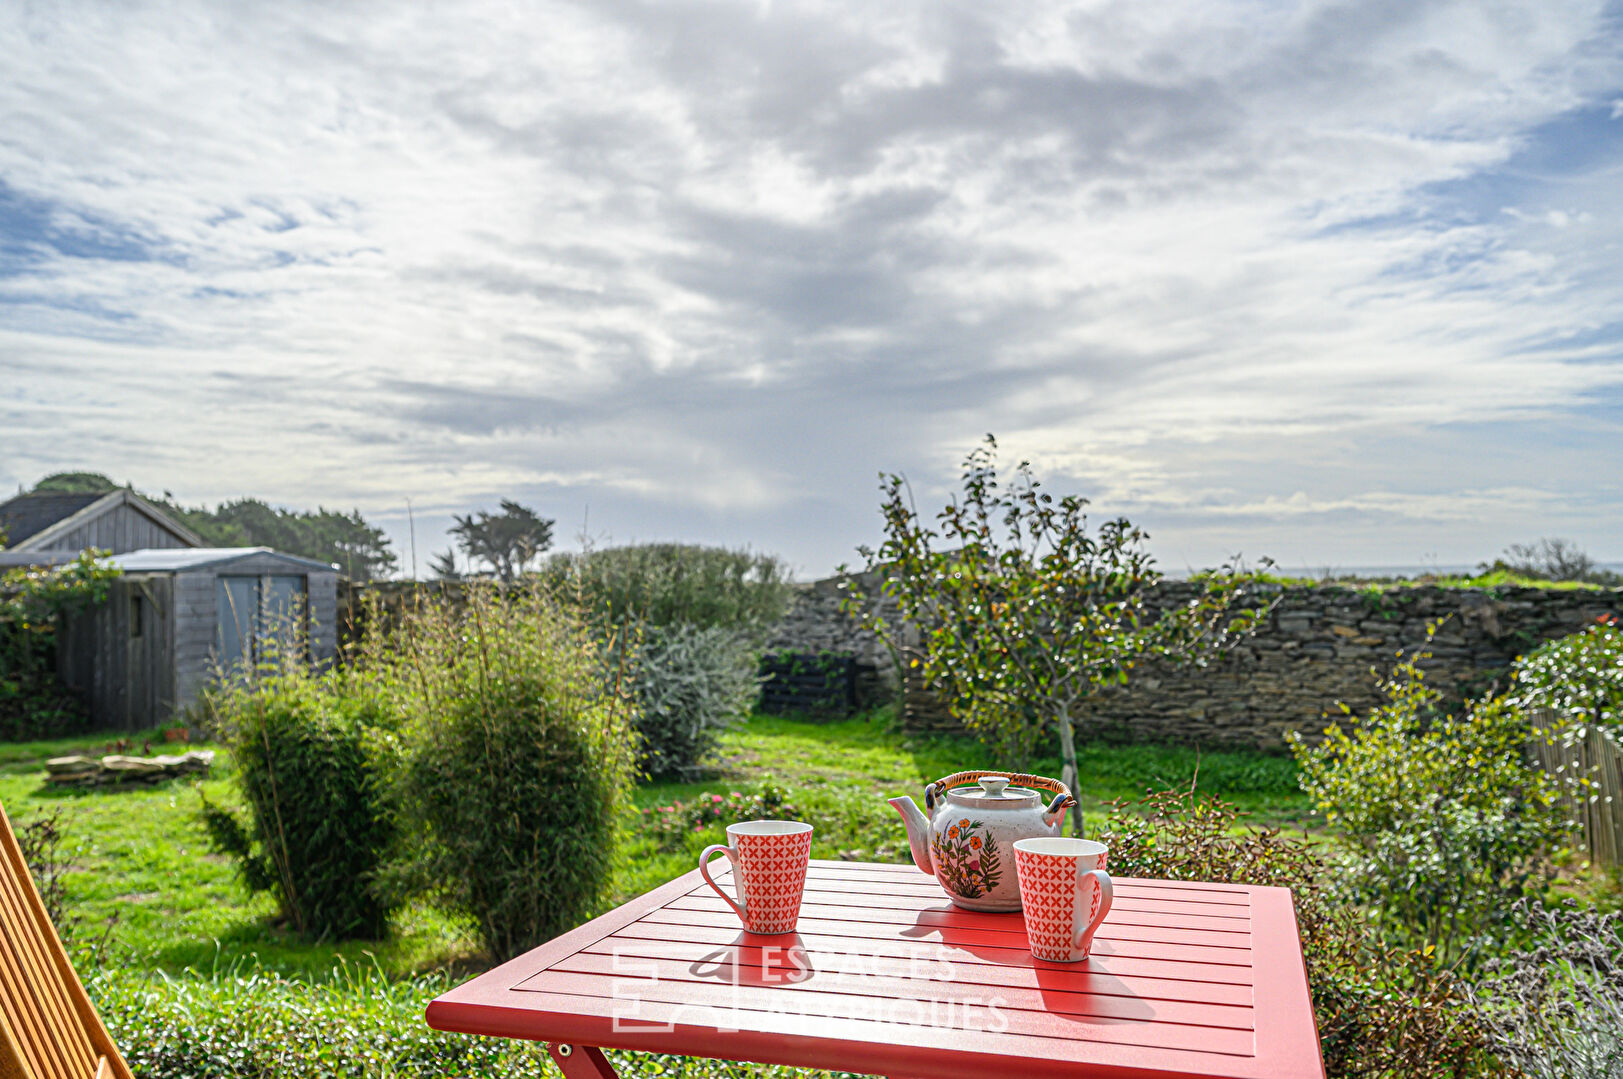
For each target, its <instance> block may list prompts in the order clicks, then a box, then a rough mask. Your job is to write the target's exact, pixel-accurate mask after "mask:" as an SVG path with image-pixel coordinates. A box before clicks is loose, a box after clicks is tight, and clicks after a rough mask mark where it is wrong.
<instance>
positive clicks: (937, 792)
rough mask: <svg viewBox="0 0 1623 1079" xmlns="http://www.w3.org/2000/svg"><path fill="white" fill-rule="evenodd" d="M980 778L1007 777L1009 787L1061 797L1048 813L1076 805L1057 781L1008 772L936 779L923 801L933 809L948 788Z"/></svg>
mask: <svg viewBox="0 0 1623 1079" xmlns="http://www.w3.org/2000/svg"><path fill="white" fill-rule="evenodd" d="M981 776H1008V777H1009V785H1010V786H1013V787H1036V788H1038V789H1040V790H1045V791H1048V792H1049V793H1050V794H1056V795H1060V796H1062V797H1061V798H1057V799H1055V801H1054V802H1053V803H1052V804H1051V805H1049V807H1048V809H1047V812H1049V813H1052V812H1053V811H1054V810H1056V809H1059V808H1061V806H1062V805H1063V807H1064V808H1066V809H1071V808H1073V807H1075V805H1076V797H1075V796H1074V795H1073V794H1071V788H1069V787H1067V786H1066V785H1065V784H1063V783H1061V782H1060V781H1059V780H1057V779H1049V778H1048V777H1046V776H1033V775H1025V774H1023V773H1022V774H1019V775H1016V774H1013V773H1010V772H995V771H991V770H984V771H976V772H957V773H955V774H953V775H950V776H948V777H947V778H945V779H938V780H936V781H935V782H934V783H932V784H930V785H929V786H928V787H925V788H924V801H925V803H926V804H927V805H929V806H930V807H931V808H932V809H933V808H934V807H935V803H936V802H937V801H939V800H940V798H941V796H942V795H943V794H946V793H947V790H948V789H949V788H951V787H961V786H963V785H964V784H965V783H974V782H976V781H978V780H979V779H980V778H981Z"/></svg>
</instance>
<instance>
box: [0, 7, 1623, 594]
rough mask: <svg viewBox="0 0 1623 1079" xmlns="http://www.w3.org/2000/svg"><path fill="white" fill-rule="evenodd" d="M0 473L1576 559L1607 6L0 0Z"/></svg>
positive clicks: (1592, 395) (1207, 553) (382, 511)
mask: <svg viewBox="0 0 1623 1079" xmlns="http://www.w3.org/2000/svg"><path fill="white" fill-rule="evenodd" d="M0 56H3V57H4V58H5V59H4V61H3V62H0V490H12V489H15V487H16V486H17V485H19V484H24V485H27V484H31V483H33V482H34V481H35V480H37V479H38V478H39V477H40V476H41V475H43V474H45V473H47V472H49V471H53V470H57V469H63V468H85V469H94V470H99V471H105V472H108V473H110V474H111V475H113V476H114V478H116V479H118V480H120V481H124V480H129V481H132V482H133V483H134V484H135V485H136V486H137V487H139V488H143V489H149V490H154V491H158V490H163V489H168V490H171V491H173V492H174V494H175V495H176V496H177V497H179V498H181V499H182V500H184V501H187V502H199V501H209V502H213V501H215V500H219V499H227V498H232V497H236V496H239V495H244V494H249V495H256V496H260V497H264V498H266V499H269V500H271V501H274V502H279V503H283V504H287V505H290V506H313V505H316V504H324V505H328V506H334V507H343V508H348V507H351V506H354V507H358V508H359V509H360V510H361V511H362V512H363V513H365V514H366V515H367V516H368V517H370V518H374V519H377V520H378V521H379V522H380V523H382V524H384V525H385V526H386V527H387V528H388V529H389V530H390V532H391V533H392V534H393V535H395V536H396V537H397V541H398V543H399V545H400V546H401V547H402V548H404V546H405V537H406V514H405V505H406V500H407V499H408V498H409V499H410V500H411V502H412V505H413V506H414V507H415V511H416V521H417V526H418V527H417V534H418V546H419V558H420V561H421V562H422V564H423V565H424V566H425V567H426V564H427V557H428V553H429V549H430V548H432V547H436V546H443V545H444V537H443V529H444V526H445V525H446V524H447V523H448V521H449V515H450V514H451V513H453V512H465V511H467V510H469V509H472V508H475V507H478V506H491V507H493V506H494V504H495V502H496V500H497V499H498V498H500V497H502V496H509V497H516V498H518V499H520V500H521V501H524V502H526V503H529V504H531V505H533V506H535V507H537V508H538V509H539V510H541V511H542V512H543V513H545V514H546V515H548V516H552V517H555V518H557V519H558V521H559V532H560V533H561V534H562V535H564V536H565V537H569V536H573V535H574V534H576V533H578V532H580V531H581V530H582V527H583V525H584V527H585V529H586V530H587V531H589V532H590V533H591V534H592V535H594V536H595V537H596V538H597V539H598V541H599V542H602V541H604V540H611V541H630V540H651V539H666V538H680V539H691V540H700V541H707V542H720V543H728V544H749V545H751V546H754V547H757V548H762V549H766V550H770V551H775V552H779V553H781V554H783V555H785V556H787V557H788V558H789V559H790V560H791V561H792V562H793V563H794V564H795V565H796V566H797V567H798V568H799V570H800V571H801V573H802V574H803V575H812V574H820V573H823V572H826V571H827V570H829V569H830V568H832V567H833V566H834V565H835V564H836V563H838V562H840V561H842V560H844V559H847V558H850V557H851V555H852V548H853V547H854V546H855V545H856V544H858V543H861V542H865V541H871V540H873V539H874V538H875V536H876V533H877V522H878V518H877V512H876V507H877V490H876V476H877V473H878V472H879V471H880V470H899V471H904V472H906V473H907V474H908V475H909V476H910V477H911V478H912V479H913V481H914V485H915V488H916V490H917V492H918V494H919V496H920V499H921V501H922V502H925V503H927V504H928V503H931V502H934V503H936V504H939V502H940V501H941V500H942V499H943V498H944V497H945V496H946V494H947V492H948V491H949V489H950V484H951V482H952V481H953V479H954V476H955V474H956V466H957V462H958V461H959V460H960V459H961V457H962V456H963V454H964V453H965V452H966V451H967V450H969V449H970V448H971V447H973V445H974V444H975V443H976V442H977V441H978V440H979V439H980V437H981V436H982V435H983V434H984V433H985V432H988V431H993V432H996V433H997V435H998V437H999V440H1000V441H1001V443H1002V444H1003V446H1004V447H1005V449H1006V451H1007V454H1008V456H1009V457H1011V458H1017V457H1029V458H1031V459H1032V460H1033V461H1034V462H1035V464H1036V466H1037V467H1038V469H1039V471H1040V473H1041V474H1042V475H1043V476H1044V477H1045V478H1047V479H1048V480H1049V482H1050V484H1051V486H1053V487H1054V488H1056V489H1062V490H1067V491H1076V492H1080V493H1084V494H1086V495H1088V496H1089V497H1091V498H1092V499H1093V500H1094V503H1095V506H1096V508H1097V509H1098V510H1099V512H1100V513H1101V514H1117V513H1124V514H1127V515H1129V516H1130V517H1132V518H1133V519H1134V520H1135V521H1138V522H1141V523H1142V524H1144V525H1145V526H1146V527H1148V528H1149V530H1150V531H1151V533H1152V534H1153V536H1154V543H1153V547H1154V549H1155V551H1156V552H1157V554H1158V555H1159V556H1160V557H1161V559H1162V561H1163V563H1164V564H1166V565H1167V566H1168V568H1172V569H1178V568H1181V567H1182V566H1185V565H1191V564H1192V565H1202V564H1209V563H1212V562H1214V561H1217V560H1220V559H1221V558H1223V557H1224V556H1225V555H1227V554H1230V553H1233V552H1236V551H1243V552H1245V553H1246V554H1247V555H1249V556H1253V557H1254V556H1257V555H1264V554H1266V555H1271V556H1273V557H1274V558H1276V559H1277V560H1279V561H1280V562H1281V563H1282V564H1283V565H1285V566H1287V567H1292V568H1317V567H1321V566H1331V565H1341V566H1347V565H1371V564H1383V563H1423V562H1432V561H1435V562H1439V563H1444V564H1446V563H1455V562H1473V561H1476V560H1478V559H1481V558H1486V557H1491V556H1492V555H1493V554H1494V553H1495V552H1497V551H1499V550H1500V549H1501V548H1503V547H1504V546H1505V545H1506V544H1507V543H1510V542H1516V541H1526V540H1531V539H1534V538H1536V537H1538V536H1541V535H1563V536H1569V537H1572V538H1574V539H1576V540H1577V541H1579V542H1580V543H1581V544H1583V545H1584V546H1585V547H1587V548H1588V549H1589V550H1590V552H1591V553H1592V554H1594V555H1596V556H1598V557H1601V558H1604V559H1623V7H1620V6H1619V5H1618V4H1617V3H1613V4H1605V3H1595V2H1589V0H1530V2H1527V3H1517V2H1512V0H1504V2H1481V0H1478V2H1471V3H1455V4H1450V3H1434V2H1427V0H1397V2H1388V0H1347V2H1344V3H1326V2H1319V0H1309V2H1282V3H1273V2H1265V0H1245V2H1237V3H1229V4H1222V3H1212V2H1205V0H1196V2H1188V3H1170V2H1169V3H1163V2H1157V3H1142V2H1133V0H1121V2H1117V0H1090V2H1086V3H1076V4H1060V3H1023V2H1000V3H997V4H986V3H981V2H972V3H940V2H930V3H923V4H917V5H914V4H909V3H905V2H901V0H896V2H886V3H878V4H876V3H873V2H871V0H863V2H859V3H854V4H851V5H847V6H838V5H793V4H782V3H775V2H771V0H766V2H756V3H731V2H716V3H708V2H706V3H698V2H685V0H678V2H672V3H647V4H644V3H637V2H635V0H604V2H599V3H589V4H580V5H567V4H565V5H550V4H545V3H533V4H532V3H501V4H494V3H493V4H479V3H457V4H423V5H408V4H401V3H388V4H383V3H379V4H366V3H354V4H344V5H334V4H330V3H318V4H310V5H303V4H298V3H292V2H287V3H275V4H224V3H222V4H217V5H188V4H185V3H165V4H162V5H153V6H151V7H146V6H143V5H140V4H135V3H117V4H113V3H104V2H98V3H93V4H84V5H75V4H72V3H55V2H52V3H40V4H32V3H27V2H23V3H8V4H4V5H0Z"/></svg>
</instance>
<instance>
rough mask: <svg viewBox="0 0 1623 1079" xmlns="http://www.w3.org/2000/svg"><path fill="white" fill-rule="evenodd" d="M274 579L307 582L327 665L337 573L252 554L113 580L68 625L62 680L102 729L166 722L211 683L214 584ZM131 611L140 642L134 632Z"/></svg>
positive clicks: (318, 647)
mask: <svg viewBox="0 0 1623 1079" xmlns="http://www.w3.org/2000/svg"><path fill="white" fill-rule="evenodd" d="M273 575H274V576H296V577H303V578H304V579H305V588H306V596H307V597H308V600H307V602H308V604H309V606H308V625H309V632H310V655H311V658H312V659H313V660H314V661H315V662H316V663H317V664H318V665H320V666H323V667H324V666H327V665H328V664H330V663H332V661H333V659H334V658H335V657H336V655H337V651H338V635H337V619H338V574H337V573H336V572H333V571H330V570H311V569H307V568H306V567H303V566H297V565H290V564H289V563H287V562H284V561H282V560H281V559H278V558H276V557H274V556H255V557H252V558H245V559H242V560H240V561H237V562H231V563H228V564H225V565H220V566H206V567H202V568H199V569H195V570H190V571H186V572H177V573H150V574H146V573H138V574H129V575H127V576H124V577H121V578H119V579H118V580H116V581H114V582H113V583H112V585H111V587H110V588H109V592H108V598H107V602H106V603H104V604H101V605H100V606H98V607H96V608H93V609H92V610H89V611H84V612H81V613H79V614H75V615H73V616H71V617H69V618H67V619H65V620H64V622H63V624H62V626H61V632H60V635H59V639H58V641H59V643H58V649H57V662H58V666H59V669H60V671H61V675H62V679H63V682H64V683H65V684H66V685H68V686H69V687H71V688H73V689H75V690H77V691H79V692H81V693H83V694H84V696H85V700H86V702H87V703H88V705H89V708H90V715H91V720H92V722H94V723H95V725H96V726H98V727H101V728H106V729H122V730H141V729H148V728H152V727H157V726H161V725H162V724H164V723H167V722H168V721H169V720H170V719H172V718H173V717H174V715H175V713H176V712H177V711H180V710H182V709H184V708H186V707H188V706H189V705H191V704H192V703H194V702H195V701H196V700H197V698H198V694H200V693H201V692H202V690H203V689H204V687H206V686H207V685H208V684H209V683H210V682H211V681H212V680H213V679H214V677H215V675H216V671H217V664H216V662H215V648H216V645H217V642H218V640H219V607H218V604H217V601H216V599H215V588H216V581H217V580H218V578H219V577H221V576H242V577H265V576H273ZM132 596H140V597H141V604H139V605H135V604H133V603H132ZM137 613H138V614H139V615H140V617H141V619H142V621H141V632H140V634H138V635H137V634H134V633H132V625H131V617H132V615H134V614H137Z"/></svg>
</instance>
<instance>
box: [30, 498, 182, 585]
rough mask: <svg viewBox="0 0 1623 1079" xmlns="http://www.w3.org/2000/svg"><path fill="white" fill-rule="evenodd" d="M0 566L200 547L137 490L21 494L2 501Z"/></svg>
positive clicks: (41, 564)
mask: <svg viewBox="0 0 1623 1079" xmlns="http://www.w3.org/2000/svg"><path fill="white" fill-rule="evenodd" d="M0 543H3V544H4V547H3V549H0V568H5V567H8V566H56V565H61V564H62V563H64V562H72V561H73V560H74V559H75V558H78V557H79V552H80V551H83V550H85V549H87V548H91V547H94V548H96V549H97V550H102V551H111V552H112V553H113V554H125V553H127V552H130V551H145V550H151V549H153V548H174V547H201V546H202V545H203V541H202V540H201V539H199V538H198V536H197V534H196V533H195V532H193V531H192V530H191V529H189V528H187V527H186V526H185V525H183V524H181V523H180V522H179V521H177V520H175V519H174V518H173V517H170V516H169V515H168V514H167V513H164V512H163V511H162V510H160V509H159V508H158V507H156V506H154V505H153V504H152V503H150V502H148V501H147V500H146V499H144V498H142V497H141V496H140V495H138V494H136V493H135V492H134V491H128V490H119V491H110V492H108V493H107V494H100V495H97V494H78V495H70V494H31V495H17V496H16V497H15V498H11V499H7V500H6V501H5V502H0Z"/></svg>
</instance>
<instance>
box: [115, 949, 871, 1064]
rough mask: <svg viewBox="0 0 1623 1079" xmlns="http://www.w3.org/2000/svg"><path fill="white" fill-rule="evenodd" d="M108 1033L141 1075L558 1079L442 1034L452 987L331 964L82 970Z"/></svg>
mask: <svg viewBox="0 0 1623 1079" xmlns="http://www.w3.org/2000/svg"><path fill="white" fill-rule="evenodd" d="M86 974H87V975H88V976H87V978H86V984H85V988H86V989H87V990H88V991H89V993H90V996H91V998H92V1000H94V1001H95V1004H96V1008H97V1010H98V1011H99V1012H100V1014H101V1016H102V1019H103V1021H104V1022H105V1023H106V1024H107V1028H108V1032H109V1033H110V1034H111V1035H112V1038H113V1041H114V1042H116V1043H117V1044H118V1046H119V1049H120V1051H121V1052H122V1053H123V1054H124V1057H125V1059H126V1060H127V1061H128V1062H129V1064H130V1067H131V1069H132V1070H133V1071H134V1072H135V1074H136V1075H138V1076H140V1077H141V1079H440V1077H442V1076H467V1077H470V1079H541V1077H543V1076H544V1077H547V1079H557V1077H558V1069H557V1068H555V1067H554V1066H553V1065H552V1063H551V1061H550V1060H549V1059H548V1058H547V1053H546V1049H545V1047H544V1046H542V1045H540V1044H538V1043H535V1042H525V1041H519V1040H515V1039H510V1038H481V1037H475V1036H473V1035H468V1034H446V1033H442V1032H440V1031H437V1030H433V1029H431V1028H430V1027H429V1026H428V1025H427V1024H426V1023H424V1022H423V1009H424V1008H425V1007H427V1005H428V1002H429V1001H430V1000H432V999H433V998H434V997H435V996H436V995H438V994H439V993H443V992H444V991H445V990H447V989H449V988H451V987H452V986H453V985H454V984H456V983H455V980H453V979H449V978H443V977H438V976H430V977H412V978H405V979H394V978H387V977H385V976H384V975H383V974H381V973H380V972H379V971H377V970H376V969H375V968H372V967H369V966H364V965H358V964H341V965H339V966H338V967H336V968H334V969H333V970H331V971H330V972H328V973H327V974H326V975H324V976H322V977H318V978H315V979H311V980H305V979H297V980H295V979H291V978H287V977H284V976H282V975H281V974H280V973H278V972H276V971H274V970H267V969H263V968H259V967H254V966H249V965H242V966H236V967H228V968H225V969H220V970H215V971H211V972H206V973H195V972H190V971H188V972H186V973H184V974H181V975H179V976H176V977H163V976H147V975H142V974H138V973H131V972H129V971H126V970H123V969H120V968H110V969H103V970H95V971H86ZM608 1055H609V1059H610V1062H611V1063H612V1064H613V1065H614V1067H615V1068H616V1070H617V1071H618V1072H619V1074H621V1075H624V1076H638V1077H641V1076H660V1077H664V1079H730V1077H737V1076H751V1077H754V1079H836V1077H837V1076H838V1077H843V1079H857V1077H855V1076H852V1075H850V1074H849V1073H845V1072H838V1073H836V1072H823V1071H801V1070H798V1069H794V1068H776V1067H769V1066H765V1065H738V1064H732V1063H729V1062H726V1061H717V1060H704V1059H688V1058H684V1057H667V1056H653V1055H650V1054H647V1053H627V1052H620V1051H611V1052H610V1053H609V1054H608Z"/></svg>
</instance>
